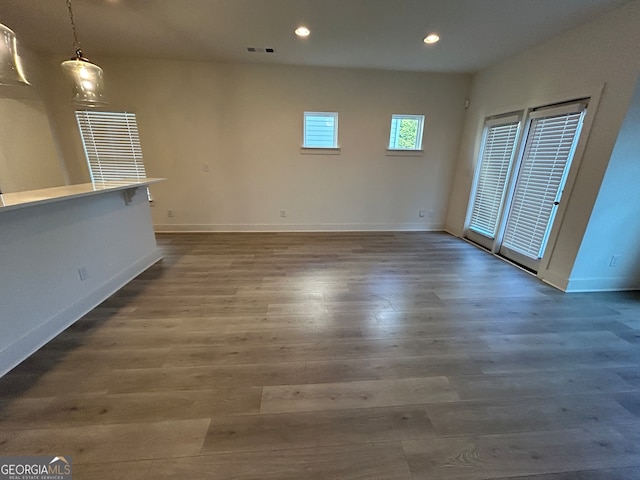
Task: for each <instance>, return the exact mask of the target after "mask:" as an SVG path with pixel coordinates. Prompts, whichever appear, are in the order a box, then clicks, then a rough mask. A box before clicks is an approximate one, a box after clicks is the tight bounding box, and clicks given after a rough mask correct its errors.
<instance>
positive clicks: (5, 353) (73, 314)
mask: <svg viewBox="0 0 640 480" xmlns="http://www.w3.org/2000/svg"><path fill="white" fill-rule="evenodd" d="M161 259H162V255H161V254H160V250H159V249H156V250H155V251H154V252H152V253H150V254H149V255H147V256H145V257H143V258H141V259H140V260H138V261H137V262H135V263H134V264H133V265H130V266H128V267H127V268H126V269H125V270H123V271H122V272H120V273H119V274H117V275H115V276H114V277H112V278H110V279H109V280H107V281H106V282H104V283H103V284H102V285H100V286H98V287H97V288H96V289H95V290H93V291H92V292H90V293H89V294H88V295H86V296H84V297H83V298H81V299H79V300H78V301H77V302H75V303H74V304H72V305H70V306H68V307H67V308H65V309H64V310H62V311H61V312H58V313H56V314H55V315H53V316H52V317H51V318H49V319H47V320H45V321H44V322H43V323H42V324H41V325H39V326H38V327H36V328H34V329H33V330H31V331H30V332H28V333H27V334H26V335H24V336H22V337H21V338H20V339H18V340H17V341H15V342H13V343H12V344H11V345H9V346H8V347H6V348H5V349H4V350H2V351H0V377H2V376H3V375H4V374H5V373H7V372H8V371H9V370H11V369H13V368H14V367H16V366H17V365H18V364H19V363H20V362H22V361H24V360H25V359H26V358H27V357H29V356H30V355H32V354H33V353H35V352H36V351H37V350H38V349H40V348H41V347H42V346H44V345H45V344H46V343H47V342H49V341H50V340H51V339H53V338H54V337H55V336H56V335H58V334H59V333H60V332H62V331H63V330H65V329H66V328H68V327H69V326H70V325H72V324H73V323H75V322H76V321H77V320H79V319H80V318H81V317H82V316H84V315H86V314H87V313H88V312H90V311H91V310H93V309H94V308H95V307H97V306H98V305H100V304H101V303H102V302H103V301H105V300H106V299H107V298H109V297H110V296H111V295H113V294H114V293H115V292H117V291H118V290H120V289H121V288H122V287H123V286H124V285H126V284H127V283H129V282H130V281H131V280H133V279H134V278H135V277H137V276H138V275H140V274H141V273H142V272H144V271H145V270H147V269H148V268H149V267H151V266H152V265H153V264H155V263H156V262H158V261H159V260H161Z"/></svg>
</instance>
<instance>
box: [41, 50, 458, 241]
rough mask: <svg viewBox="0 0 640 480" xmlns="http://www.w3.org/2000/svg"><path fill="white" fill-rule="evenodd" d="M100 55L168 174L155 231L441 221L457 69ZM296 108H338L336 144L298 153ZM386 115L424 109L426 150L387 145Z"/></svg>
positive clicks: (454, 144) (75, 179)
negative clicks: (336, 149)
mask: <svg viewBox="0 0 640 480" xmlns="http://www.w3.org/2000/svg"><path fill="white" fill-rule="evenodd" d="M96 60H99V63H100V65H101V66H102V67H103V68H104V70H105V83H106V89H107V94H108V97H109V100H110V103H111V104H110V108H114V109H119V108H122V109H128V110H131V111H134V112H135V113H136V114H137V116H138V124H139V128H140V136H141V140H142V147H143V151H144V156H145V164H146V166H147V172H148V174H149V175H150V176H155V177H166V178H167V179H168V180H167V181H166V182H164V183H163V184H161V185H159V186H157V187H154V188H153V194H154V198H155V206H154V208H153V212H154V223H155V225H156V228H158V229H160V230H304V229H310V230H323V229H337V230H343V229H344V230H353V229H365V230H366V229H385V230H387V229H391V230H394V229H420V230H424V229H440V228H442V227H443V225H444V217H445V212H446V206H447V201H448V197H449V188H450V184H451V180H452V176H453V165H454V162H455V158H456V155H457V151H458V142H459V137H460V132H461V129H462V123H463V118H464V115H465V110H464V108H463V106H464V100H465V98H466V97H467V95H468V87H469V77H468V76H466V75H431V74H419V73H402V72H383V71H366V70H348V69H323V68H306V67H286V66H261V65H241V64H214V63H197V62H178V61H163V60H130V59H96ZM50 68H51V69H52V75H51V77H52V78H55V80H54V81H52V83H51V84H50V85H49V91H51V92H57V93H56V95H58V97H50V101H49V103H48V107H49V109H50V113H51V116H52V118H53V119H54V128H55V130H56V134H57V137H58V138H59V140H60V142H61V149H62V151H63V152H64V154H65V158H66V160H67V165H68V168H69V174H70V177H71V179H72V183H79V182H83V181H86V180H87V178H88V177H87V175H86V167H85V165H84V159H83V158H82V151H81V148H80V144H79V138H78V136H77V133H76V128H75V125H74V123H73V122H74V120H73V110H72V106H71V105H70V102H68V101H67V100H66V98H67V97H68V93H67V91H66V89H67V86H66V84H65V83H64V82H63V81H61V79H60V78H56V76H54V75H53V73H55V72H56V71H57V70H53V69H57V65H56V64H55V63H54V62H51V65H50ZM57 77H61V76H60V75H57ZM62 80H63V79H62ZM52 98H53V100H51V99H52ZM305 110H311V111H337V112H339V115H340V117H339V143H340V147H341V153H340V155H308V154H301V152H300V146H301V142H302V114H303V112H304V111H305ZM393 113H416V114H425V116H426V119H425V136H424V142H423V145H424V149H425V153H424V156H423V157H392V156H386V155H385V152H386V146H387V142H388V135H389V124H390V120H391V114H393ZM206 169H208V172H205V170H206ZM168 210H171V211H172V212H173V217H172V218H169V217H168V215H167V211H168ZM281 210H286V212H287V216H286V218H281V217H280V211H281ZM419 210H424V211H425V217H424V218H420V217H419V216H418V212H419Z"/></svg>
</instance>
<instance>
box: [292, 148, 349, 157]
mask: <svg viewBox="0 0 640 480" xmlns="http://www.w3.org/2000/svg"><path fill="white" fill-rule="evenodd" d="M300 153H301V154H303V155H340V147H336V148H329V147H327V148H320V147H300Z"/></svg>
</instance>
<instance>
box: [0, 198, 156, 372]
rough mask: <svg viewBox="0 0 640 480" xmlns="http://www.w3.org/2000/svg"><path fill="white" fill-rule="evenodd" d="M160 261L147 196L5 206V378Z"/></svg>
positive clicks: (0, 268)
mask: <svg viewBox="0 0 640 480" xmlns="http://www.w3.org/2000/svg"><path fill="white" fill-rule="evenodd" d="M159 258H160V256H159V252H158V251H157V248H156V242H155V237H154V234H153V228H152V225H151V217H150V213H149V206H148V201H147V199H146V196H145V195H144V194H140V193H138V194H137V195H136V196H135V197H134V198H133V203H131V204H129V205H125V202H124V200H123V197H122V192H119V191H116V192H109V193H102V194H98V195H93V196H86V197H81V198H76V199H70V200H69V199H68V200H64V201H59V202H55V203H49V204H45V205H40V206H31V207H25V208H21V209H17V210H7V211H4V210H2V208H0V305H1V306H2V307H1V308H0V332H1V334H0V376H2V375H3V374H4V373H6V372H7V371H8V370H10V369H11V368H13V367H14V366H15V365H17V364H18V363H19V362H21V361H22V360H24V359H25V358H27V357H28V356H29V355H31V354H32V353H33V352H35V351H36V350H37V349H38V348H40V347H41V346H42V345H44V344H45V343H46V342H47V341H49V340H50V339H51V338H53V337H54V336H56V335H57V334H58V333H60V332H61V331H62V330H64V329H65V328H67V327H68V326H69V325H71V324H72V323H73V322H75V321H76V320H77V319H78V318H80V317H81V316H82V315H84V314H85V313H87V312H88V311H89V310H91V309H92V308H94V307H95V306H96V305H98V304H99V303H100V302H101V301H103V300H104V299H106V298H107V297H108V296H109V295H111V294H113V293H114V292H115V291H116V290H118V289H119V288H121V287H122V285H124V284H126V283H127V282H128V281H130V280H131V279H132V278H134V277H135V276H136V275H138V274H139V273H141V272H142V271H144V270H145V269H146V268H148V267H149V266H150V265H152V264H153V263H155V262H156V261H157V260H158V259H159ZM80 267H86V271H87V273H88V277H87V278H86V280H84V281H82V280H81V279H80V276H79V272H78V268H80Z"/></svg>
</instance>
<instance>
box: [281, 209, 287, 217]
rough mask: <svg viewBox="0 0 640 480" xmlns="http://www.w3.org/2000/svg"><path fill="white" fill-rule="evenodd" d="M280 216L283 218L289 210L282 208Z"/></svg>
mask: <svg viewBox="0 0 640 480" xmlns="http://www.w3.org/2000/svg"><path fill="white" fill-rule="evenodd" d="M280 216H281V217H282V218H284V217H286V216H287V211H286V210H280Z"/></svg>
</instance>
